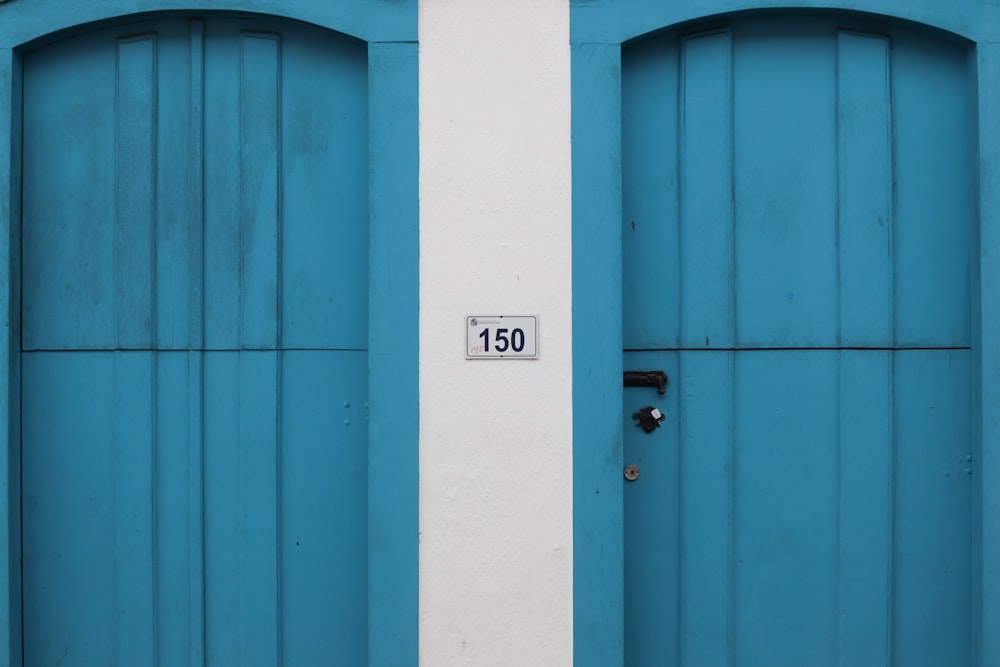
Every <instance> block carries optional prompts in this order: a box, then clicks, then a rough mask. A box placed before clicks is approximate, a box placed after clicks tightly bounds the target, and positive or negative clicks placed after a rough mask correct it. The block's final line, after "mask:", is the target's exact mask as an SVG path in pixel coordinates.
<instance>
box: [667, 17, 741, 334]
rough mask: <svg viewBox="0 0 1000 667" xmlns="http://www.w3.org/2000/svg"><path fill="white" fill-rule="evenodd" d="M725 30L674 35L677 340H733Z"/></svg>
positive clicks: (728, 51)
mask: <svg viewBox="0 0 1000 667" xmlns="http://www.w3.org/2000/svg"><path fill="white" fill-rule="evenodd" d="M732 49H733V46H732V34H731V33H730V32H729V31H723V32H716V33H710V34H706V35H696V36H692V37H688V38H686V39H683V40H681V62H682V65H681V68H682V74H681V80H682V82H683V83H682V88H681V100H680V103H681V105H682V112H681V118H682V121H681V123H682V125H681V131H680V135H681V149H680V160H681V163H680V164H681V166H680V174H681V187H680V234H681V256H680V262H681V266H682V267H683V268H682V271H681V283H682V284H681V290H680V321H681V346H682V347H688V348H700V347H720V348H728V347H732V346H733V345H734V344H735V338H734V333H735V326H736V323H735V319H734V317H733V313H734V308H735V286H734V284H733V272H734V262H735V259H736V257H735V252H734V248H733V234H734V232H735V230H734V228H733V222H734V218H733V206H734V201H733V171H732V170H733V123H732V118H733V79H732V58H733V53H732Z"/></svg>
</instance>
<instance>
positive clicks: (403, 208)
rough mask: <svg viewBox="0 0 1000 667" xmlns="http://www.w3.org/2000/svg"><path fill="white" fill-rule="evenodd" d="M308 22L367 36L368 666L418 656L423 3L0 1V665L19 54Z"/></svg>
mask: <svg viewBox="0 0 1000 667" xmlns="http://www.w3.org/2000/svg"><path fill="white" fill-rule="evenodd" d="M165 11H170V12H207V11H211V12H212V13H219V12H238V13H243V14H246V13H254V14H262V15H268V16H273V17H276V18H288V19H296V20H300V21H305V22H308V23H312V24H315V25H317V26H319V27H322V28H326V29H329V30H332V31H336V32H339V33H343V34H347V35H350V36H353V37H356V38H358V39H361V40H362V41H365V42H367V44H368V122H369V125H368V127H369V130H368V151H369V152H368V159H369V163H368V169H369V208H368V210H369V214H368V216H369V217H368V225H369V239H370V240H369V257H368V262H369V315H368V318H369V321H368V332H369V333H368V345H369V354H368V359H369V362H368V387H369V389H368V404H369V408H368V415H369V424H368V485H367V488H368V498H367V501H368V546H369V549H368V660H369V664H374V665H389V664H393V665H396V664H398V665H411V664H412V665H415V664H417V628H418V608H417V604H418V599H417V580H418V579H417V577H418V570H417V557H418V541H417V540H418V533H417V531H418V515H417V503H418V479H417V475H418V464H417V460H418V459H417V436H418V432H417V430H418V426H417V424H418V418H419V413H418V403H417V386H418V385H417V352H418V340H417V332H418V330H419V328H418V319H417V318H418V297H419V293H418V278H419V274H418V257H419V252H418V233H417V231H418V199H417V177H418V153H417V147H418V143H417V0H401V1H397V2H391V3H387V2H379V1H378V0H342V1H338V2H326V1H318V0H106V1H105V2H101V3H78V2H74V1H72V0H10V1H8V0H0V312H3V313H5V317H4V319H3V325H2V326H0V397H4V398H0V433H2V434H3V436H2V437H0V442H3V443H5V444H4V445H2V446H0V480H2V482H0V489H2V488H6V489H7V493H5V494H4V493H0V663H3V664H9V665H12V666H17V665H21V664H22V663H23V659H22V646H21V629H22V623H21V506H20V496H21V492H20V469H21V465H20V423H19V419H20V396H19V394H20V368H19V363H20V340H19V336H20V303H19V299H20V224H21V202H20V193H21V180H20V179H21V174H20V171H21V170H20V165H21V49H22V48H23V47H24V46H25V45H27V44H29V43H30V42H32V41H33V40H37V39H39V38H42V37H45V36H47V35H52V34H54V33H57V32H60V31H67V30H73V29H75V28H78V27H79V26H83V25H85V24H90V23H95V22H103V21H111V20H116V19H120V18H127V17H129V16H130V15H135V14H142V13H150V12H165Z"/></svg>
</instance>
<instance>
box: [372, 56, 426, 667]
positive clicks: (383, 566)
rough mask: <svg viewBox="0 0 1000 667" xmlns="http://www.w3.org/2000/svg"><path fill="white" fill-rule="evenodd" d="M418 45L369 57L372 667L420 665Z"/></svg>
mask: <svg viewBox="0 0 1000 667" xmlns="http://www.w3.org/2000/svg"><path fill="white" fill-rule="evenodd" d="M417 56H418V47H417V45H416V44H415V43H409V44H380V43H372V44H370V45H369V49H368V81H369V90H368V106H369V135H368V136H369V149H368V150H369V159H370V163H369V169H370V173H371V176H370V179H371V180H370V182H369V188H370V191H369V204H368V205H369V211H370V213H369V222H368V224H369V228H370V234H371V237H370V238H371V241H370V245H369V253H370V254H369V260H368V267H369V268H368V275H369V292H368V294H369V295H368V299H369V302H368V313H369V321H370V323H371V324H370V326H369V327H368V346H369V350H370V352H369V358H368V401H369V424H370V428H369V429H368V470H367V489H368V493H367V501H368V533H367V542H366V546H367V551H368V595H367V598H368V604H369V609H368V628H369V633H368V651H367V652H368V655H367V660H368V664H372V665H377V664H386V665H390V664H414V663H415V662H416V661H417V660H418V654H419V637H418V627H419V623H418V619H419V593H418V585H417V582H418V581H419V571H418V556H419V548H420V547H419V542H418V538H417V535H418V534H419V529H420V520H419V513H418V503H417V502H416V499H418V497H419V467H420V463H419V461H420V459H419V447H418V433H417V428H416V425H417V424H418V422H419V416H420V411H419V404H418V400H417V397H418V394H419V392H418V369H417V360H418V356H419V349H418V347H419V343H418V341H417V339H416V337H413V336H411V337H405V338H403V339H400V338H399V337H398V336H397V335H396V332H397V331H398V327H399V326H411V327H412V329H413V330H414V331H416V330H418V329H419V305H418V304H419V302H420V299H419V280H418V276H419V273H420V272H419V242H420V238H419V221H418V210H419V207H418V186H417V175H418V172H419V157H418V155H419V153H418V131H417V130H418V128H417V124H418V106H417V79H418V76H417V65H418V58H417Z"/></svg>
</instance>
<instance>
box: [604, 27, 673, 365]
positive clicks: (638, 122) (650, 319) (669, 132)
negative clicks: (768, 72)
mask: <svg viewBox="0 0 1000 667" xmlns="http://www.w3.org/2000/svg"><path fill="white" fill-rule="evenodd" d="M676 46H677V44H676V41H675V40H673V39H670V40H654V41H648V42H645V43H639V44H636V45H634V46H630V47H627V48H626V49H624V50H623V53H622V58H623V59H625V61H626V63H625V66H624V67H623V68H622V84H621V86H622V89H621V98H622V99H621V105H622V120H621V131H622V145H623V146H624V149H623V158H624V161H623V163H622V183H621V188H622V207H623V208H622V212H621V214H620V215H619V216H618V217H616V218H615V219H616V220H617V219H619V218H620V219H621V223H620V224H621V244H622V278H621V280H622V295H621V301H622V318H623V319H622V328H623V336H624V343H625V348H626V349H630V350H631V349H654V348H670V347H677V346H678V344H679V341H680V338H679V336H680V330H679V323H678V318H677V314H678V310H679V306H678V304H679V303H680V298H679V297H680V290H681V282H680V281H681V276H680V267H681V261H682V257H681V253H680V248H679V237H678V218H677V214H678V180H677V179H678V176H677V168H678V163H677V151H678V145H677V144H678V138H677V128H678V123H679V119H678V104H677V94H678V85H679V82H678V72H679V67H678V57H677V48H676Z"/></svg>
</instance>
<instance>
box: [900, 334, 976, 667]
mask: <svg viewBox="0 0 1000 667" xmlns="http://www.w3.org/2000/svg"><path fill="white" fill-rule="evenodd" d="M893 371H894V377H893V387H894V390H895V395H894V412H893V420H894V424H893V429H894V431H895V433H896V461H895V464H896V469H895V479H896V484H895V497H894V498H893V508H894V512H895V521H894V549H895V552H894V561H893V562H894V567H893V591H894V598H893V607H892V621H893V625H892V642H893V645H892V650H893V655H892V657H893V660H894V661H895V662H896V664H899V665H907V666H908V667H909V666H911V665H912V666H913V667H931V666H932V665H965V664H969V657H970V645H971V639H972V637H971V635H970V629H971V618H970V613H971V607H972V599H971V597H970V596H971V592H970V587H971V576H972V574H971V565H972V562H971V556H970V553H969V545H970V543H971V541H972V534H971V517H970V511H969V510H970V503H971V500H972V491H971V489H972V472H973V471H972V460H971V459H972V452H971V449H970V444H969V424H970V417H971V415H970V411H969V404H970V384H971V383H970V381H969V380H970V377H969V351H968V350H903V351H899V352H896V353H895V363H894V369H893Z"/></svg>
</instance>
